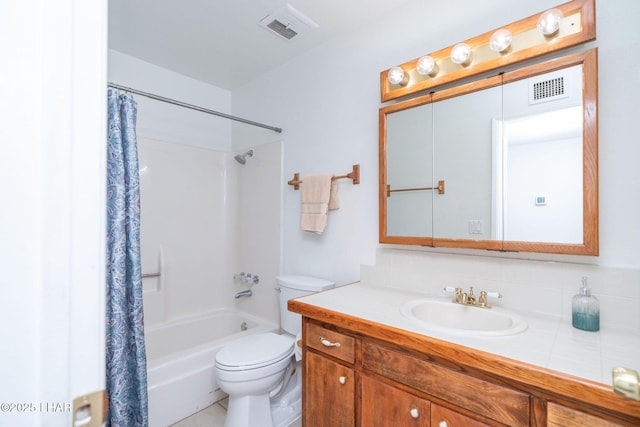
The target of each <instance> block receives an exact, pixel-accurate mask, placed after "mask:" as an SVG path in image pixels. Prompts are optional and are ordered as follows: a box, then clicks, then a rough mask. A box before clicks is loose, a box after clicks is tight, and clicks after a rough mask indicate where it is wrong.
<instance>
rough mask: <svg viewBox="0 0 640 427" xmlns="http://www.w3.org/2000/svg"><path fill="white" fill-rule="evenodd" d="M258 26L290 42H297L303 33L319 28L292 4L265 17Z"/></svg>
mask: <svg viewBox="0 0 640 427" xmlns="http://www.w3.org/2000/svg"><path fill="white" fill-rule="evenodd" d="M258 24H259V25H260V26H261V27H263V28H265V29H266V30H268V31H270V32H271V33H272V34H275V35H277V36H278V37H281V38H282V39H284V40H288V41H293V40H294V39H295V40H297V39H298V37H299V36H300V35H302V34H303V33H305V32H307V31H309V30H311V29H313V28H317V27H318V24H316V23H315V22H313V21H312V20H311V19H309V18H307V17H306V16H304V15H303V14H302V13H300V12H299V11H297V10H296V9H294V8H293V7H292V6H291V5H290V4H287V5H286V6H285V7H283V8H281V9H279V10H277V11H275V12H273V13H270V14H269V15H267V16H265V17H264V18H262V20H260V22H259V23H258Z"/></svg>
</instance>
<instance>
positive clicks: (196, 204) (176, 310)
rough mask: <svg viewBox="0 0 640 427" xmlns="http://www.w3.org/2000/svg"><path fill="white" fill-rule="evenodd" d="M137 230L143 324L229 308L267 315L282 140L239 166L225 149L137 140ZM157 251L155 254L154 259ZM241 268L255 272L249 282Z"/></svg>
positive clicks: (276, 254)
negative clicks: (237, 279)
mask: <svg viewBox="0 0 640 427" xmlns="http://www.w3.org/2000/svg"><path fill="white" fill-rule="evenodd" d="M138 149H139V153H140V170H141V196H140V198H141V210H142V214H141V217H142V218H141V223H142V224H141V230H142V238H141V240H142V243H141V245H142V257H143V259H142V269H143V273H157V272H159V273H161V276H160V277H148V278H145V279H143V284H144V288H145V300H144V303H145V321H146V324H147V326H153V325H157V324H162V323H165V322H168V321H171V320H173V319H177V318H184V317H189V316H193V315H196V314H200V313H206V312H210V311H213V310H216V309H219V308H238V309H240V310H242V311H245V312H248V313H251V314H253V315H256V316H259V317H262V318H265V319H267V320H270V321H272V322H274V323H277V322H278V321H279V318H278V301H277V293H276V291H275V289H274V283H275V276H276V275H277V274H278V273H279V269H280V241H281V238H280V236H281V226H280V206H281V197H282V195H281V193H282V184H281V183H282V179H281V178H282V173H281V166H280V165H281V158H282V144H281V143H279V142H277V143H271V144H266V145H262V146H259V147H257V148H255V149H254V157H253V158H251V159H248V161H247V164H246V165H240V164H239V163H237V162H236V161H235V160H233V154H234V153H225V152H220V151H214V150H208V149H204V148H199V147H190V146H185V145H180V144H174V143H167V142H162V141H157V140H152V139H148V138H144V137H140V138H139V147H138ZM161 259H162V262H161ZM241 270H244V271H247V272H251V273H252V274H257V275H259V277H260V283H259V284H257V285H253V286H251V289H252V291H253V296H252V297H251V298H242V299H235V298H234V295H235V293H236V292H238V291H240V290H243V289H247V288H249V285H247V284H243V283H234V281H233V275H234V273H237V272H239V271H241Z"/></svg>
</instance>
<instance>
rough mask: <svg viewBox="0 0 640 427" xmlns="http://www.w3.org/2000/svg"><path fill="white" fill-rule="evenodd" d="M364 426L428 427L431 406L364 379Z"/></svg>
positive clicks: (387, 386) (362, 416) (371, 379)
mask: <svg viewBox="0 0 640 427" xmlns="http://www.w3.org/2000/svg"><path fill="white" fill-rule="evenodd" d="M361 381H362V407H361V415H360V418H361V420H362V422H361V424H362V425H363V426H367V427H418V426H420V427H424V426H429V413H430V402H429V401H428V400H425V399H421V398H419V397H416V396H414V395H412V394H411V393H407V392H405V391H403V390H399V389H397V388H395V387H392V386H390V385H387V384H385V383H383V382H381V381H378V380H376V379H374V378H371V377H367V376H364V375H363V376H362V380H361Z"/></svg>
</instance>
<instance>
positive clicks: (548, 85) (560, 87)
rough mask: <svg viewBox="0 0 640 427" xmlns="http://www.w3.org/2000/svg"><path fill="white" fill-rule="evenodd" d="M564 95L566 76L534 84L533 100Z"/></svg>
mask: <svg viewBox="0 0 640 427" xmlns="http://www.w3.org/2000/svg"><path fill="white" fill-rule="evenodd" d="M560 95H564V77H557V78H555V79H551V80H547V81H544V82H538V83H534V84H533V100H534V101H537V100H540V99H546V98H552V97H556V96H560Z"/></svg>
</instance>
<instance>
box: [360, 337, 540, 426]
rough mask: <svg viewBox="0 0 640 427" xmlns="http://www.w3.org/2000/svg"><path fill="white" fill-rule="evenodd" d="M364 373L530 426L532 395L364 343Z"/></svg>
mask: <svg viewBox="0 0 640 427" xmlns="http://www.w3.org/2000/svg"><path fill="white" fill-rule="evenodd" d="M362 345H363V348H362V350H363V351H362V365H363V368H364V369H367V370H369V371H372V372H376V373H378V374H380V375H382V376H384V377H387V378H389V379H392V380H394V381H397V382H399V383H402V384H405V385H407V386H409V387H412V388H414V389H416V390H418V391H421V392H423V393H426V394H429V395H431V396H434V397H436V398H439V399H442V400H445V401H447V402H449V403H451V404H453V405H455V406H457V407H460V408H464V409H467V410H469V411H471V412H472V413H474V414H478V415H482V416H484V417H487V418H490V419H493V420H496V421H498V422H501V423H503V424H507V425H509V426H513V427H516V426H528V425H529V395H528V394H526V393H523V392H520V391H517V390H514V389H511V388H508V387H504V386H501V385H497V384H493V383H490V382H488V381H484V380H481V379H478V378H474V377H471V376H469V375H466V374H464V373H461V372H457V371H453V370H451V369H448V368H445V367H442V366H439V365H436V364H433V363H431V362H428V361H425V360H422V359H419V358H417V357H414V356H408V355H405V354H402V353H400V352H397V351H395V350H391V349H388V348H386V347H382V346H379V345H376V344H372V343H369V342H366V341H365V342H363V344H362Z"/></svg>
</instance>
